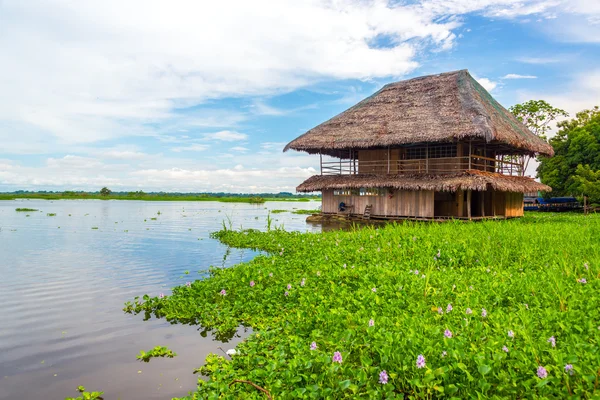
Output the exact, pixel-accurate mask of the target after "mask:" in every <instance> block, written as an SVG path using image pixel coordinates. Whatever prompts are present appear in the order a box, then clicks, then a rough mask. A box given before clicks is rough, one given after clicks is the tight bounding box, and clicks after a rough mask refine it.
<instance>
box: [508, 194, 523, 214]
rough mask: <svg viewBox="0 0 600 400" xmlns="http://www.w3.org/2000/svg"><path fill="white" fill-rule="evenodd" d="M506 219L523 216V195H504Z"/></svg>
mask: <svg viewBox="0 0 600 400" xmlns="http://www.w3.org/2000/svg"><path fill="white" fill-rule="evenodd" d="M505 201H506V214H505V216H506V217H522V216H523V193H508V192H507V193H506V194H505Z"/></svg>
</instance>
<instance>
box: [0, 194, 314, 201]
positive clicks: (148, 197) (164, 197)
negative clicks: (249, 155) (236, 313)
mask: <svg viewBox="0 0 600 400" xmlns="http://www.w3.org/2000/svg"><path fill="white" fill-rule="evenodd" d="M16 199H37V200H143V201H221V202H225V203H254V204H261V203H264V202H266V201H292V202H296V201H300V202H306V201H310V200H311V198H306V197H260V196H247V197H246V196H205V195H180V194H169V193H163V194H151V193H148V194H142V195H129V194H110V195H108V196H102V195H100V194H99V193H79V192H78V193H72V192H71V193H0V200H16Z"/></svg>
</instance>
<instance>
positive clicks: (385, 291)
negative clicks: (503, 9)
mask: <svg viewBox="0 0 600 400" xmlns="http://www.w3.org/2000/svg"><path fill="white" fill-rule="evenodd" d="M216 237H218V238H219V239H220V240H221V241H223V242H224V243H226V244H228V245H230V246H235V247H245V248H255V249H262V250H266V251H268V252H270V253H271V254H272V255H271V256H259V257H257V258H255V259H254V260H253V261H252V262H249V263H245V264H240V265H237V266H236V267H234V268H229V269H218V268H215V269H212V270H211V276H210V278H208V279H206V280H203V281H196V282H193V283H192V284H191V285H190V287H188V286H182V287H177V288H175V289H174V290H173V294H172V295H171V296H166V297H164V298H161V299H159V298H157V297H148V296H145V297H144V298H143V299H138V300H136V301H135V302H134V303H129V304H127V305H126V307H125V310H126V311H128V312H134V313H138V312H141V313H146V316H147V317H149V316H150V315H155V316H157V317H159V318H165V319H167V320H169V321H171V322H179V323H190V324H198V325H202V326H204V327H207V328H211V329H213V330H214V331H215V332H216V333H217V334H218V335H221V336H227V335H230V334H232V332H233V331H234V330H235V329H236V328H237V327H238V326H239V325H246V326H251V327H253V329H254V332H255V333H254V334H253V335H252V336H250V337H249V338H248V340H246V341H245V342H243V343H242V344H240V345H238V347H237V352H238V354H236V355H234V356H232V357H231V359H229V357H222V356H219V355H211V356H209V357H208V358H207V360H206V364H205V365H204V366H203V367H202V368H201V369H200V372H201V373H203V374H205V375H208V376H209V380H208V381H204V380H199V381H198V382H199V384H198V388H197V391H196V392H195V393H194V394H193V395H191V397H190V398H194V399H200V398H215V399H216V398H256V399H263V398H265V394H264V393H263V392H261V391H259V390H258V389H256V388H255V387H254V386H251V385H250V384H245V383H235V381H236V380H242V381H250V382H252V383H254V384H255V385H258V386H260V387H261V388H263V389H265V390H267V391H268V392H269V393H270V394H271V395H273V396H274V398H278V399H288V398H313V399H321V398H392V397H400V398H402V397H404V396H410V397H412V398H432V397H447V398H461V399H462V398H494V397H495V398H533V397H548V398H563V397H568V396H575V397H580V398H592V397H596V396H600V384H599V379H600V378H599V374H600V369H599V368H600V347H599V342H600V241H599V239H598V238H600V218H599V217H598V216H596V215H593V216H590V217H587V218H586V217H583V216H578V215H555V214H537V215H532V214H530V215H527V216H526V217H525V218H523V219H520V220H510V221H490V222H482V223H461V222H457V223H452V222H449V223H444V224H425V223H419V224H411V223H406V224H402V225H389V226H386V227H383V228H380V229H373V228H364V229H360V230H357V231H354V232H328V233H322V234H311V233H303V234H301V233H288V232H284V231H279V230H275V231H270V232H267V233H261V232H258V231H245V232H235V231H229V230H226V231H221V232H218V233H217V234H216Z"/></svg>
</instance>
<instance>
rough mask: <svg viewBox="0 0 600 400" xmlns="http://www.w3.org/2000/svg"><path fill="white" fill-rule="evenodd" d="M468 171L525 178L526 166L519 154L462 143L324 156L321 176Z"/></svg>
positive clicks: (359, 151) (357, 151)
mask: <svg viewBox="0 0 600 400" xmlns="http://www.w3.org/2000/svg"><path fill="white" fill-rule="evenodd" d="M468 170H479V171H486V172H493V173H498V174H502V175H509V176H523V170H524V163H523V158H522V157H521V156H518V155H506V154H498V153H497V152H495V151H488V149H485V148H471V146H468V145H465V146H461V145H460V144H459V145H456V144H451V145H427V146H423V147H412V148H395V149H377V150H356V151H351V152H349V153H348V156H347V157H346V158H339V159H333V158H326V159H324V158H323V157H321V175H355V174H376V175H385V174H388V175H397V174H450V173H457V172H462V171H468Z"/></svg>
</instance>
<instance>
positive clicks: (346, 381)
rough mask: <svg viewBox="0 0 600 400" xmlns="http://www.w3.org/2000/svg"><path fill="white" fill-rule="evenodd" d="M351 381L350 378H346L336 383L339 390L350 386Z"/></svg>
mask: <svg viewBox="0 0 600 400" xmlns="http://www.w3.org/2000/svg"><path fill="white" fill-rule="evenodd" d="M351 383H352V382H351V381H350V379H346V380H345V381H341V382H340V383H339V384H338V385H339V387H340V389H341V390H346V389H348V388H349V387H350V384H351Z"/></svg>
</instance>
